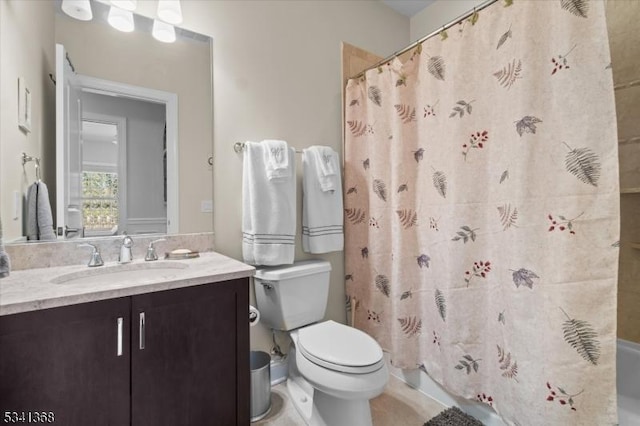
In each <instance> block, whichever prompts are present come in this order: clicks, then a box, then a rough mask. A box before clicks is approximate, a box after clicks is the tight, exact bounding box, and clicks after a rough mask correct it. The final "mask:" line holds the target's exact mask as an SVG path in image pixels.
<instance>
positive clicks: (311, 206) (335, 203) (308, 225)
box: [302, 147, 344, 254]
mask: <svg viewBox="0 0 640 426" xmlns="http://www.w3.org/2000/svg"><path fill="white" fill-rule="evenodd" d="M312 148H314V147H311V148H308V149H305V150H304V151H303V152H302V167H303V170H302V191H303V197H302V249H303V250H304V251H305V252H307V253H316V254H319V253H328V252H331V251H340V250H342V249H343V248H344V233H343V232H344V230H343V219H344V216H343V214H344V213H343V210H342V183H341V180H340V173H339V170H340V169H339V168H338V154H337V153H336V152H335V151H333V150H332V149H331V148H329V150H330V155H331V158H332V160H331V161H332V164H333V167H335V170H336V173H335V175H333V176H325V177H326V178H331V179H333V180H334V182H333V183H334V187H335V190H333V191H325V190H324V188H323V186H322V179H321V178H320V175H321V172H319V170H318V168H319V165H318V162H317V161H316V158H317V157H316V153H317V151H318V150H316V149H312Z"/></svg>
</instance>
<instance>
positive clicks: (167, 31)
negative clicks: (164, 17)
mask: <svg viewBox="0 0 640 426" xmlns="http://www.w3.org/2000/svg"><path fill="white" fill-rule="evenodd" d="M151 34H152V35H153V38H155V39H156V40H158V41H161V42H163V43H173V42H174V41H176V30H175V28H173V25H171V24H167V23H166V22H162V21H159V20H157V19H154V20H153V30H152V31H151Z"/></svg>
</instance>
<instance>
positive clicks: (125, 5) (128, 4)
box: [111, 0, 138, 11]
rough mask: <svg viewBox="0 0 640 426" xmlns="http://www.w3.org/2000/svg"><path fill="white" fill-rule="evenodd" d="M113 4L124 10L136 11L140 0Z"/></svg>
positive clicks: (112, 1) (116, 1)
mask: <svg viewBox="0 0 640 426" xmlns="http://www.w3.org/2000/svg"><path fill="white" fill-rule="evenodd" d="M111 4H112V5H114V6H116V7H119V8H120V9H124V10H131V11H134V10H136V7H137V6H138V0H111Z"/></svg>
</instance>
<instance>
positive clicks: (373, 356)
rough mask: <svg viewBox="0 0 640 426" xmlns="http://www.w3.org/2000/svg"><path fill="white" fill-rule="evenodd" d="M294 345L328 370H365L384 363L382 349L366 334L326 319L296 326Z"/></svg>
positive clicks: (353, 372) (344, 371)
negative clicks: (296, 334)
mask: <svg viewBox="0 0 640 426" xmlns="http://www.w3.org/2000/svg"><path fill="white" fill-rule="evenodd" d="M297 340H298V341H297V347H298V349H299V351H300V354H301V355H303V356H304V357H305V358H307V359H308V360H309V361H311V362H313V363H314V364H317V365H319V366H321V367H324V368H327V369H329V370H333V371H338V372H343V373H352V374H366V373H371V372H374V371H377V370H379V369H380V368H382V366H383V365H384V359H383V354H382V349H381V348H380V345H378V342H376V341H375V340H374V339H373V338H372V337H371V336H369V335H368V334H366V333H364V332H362V331H360V330H357V329H355V328H352V327H348V326H346V325H343V324H339V323H337V322H335V321H331V320H330V321H325V322H322V323H319V324H314V325H311V326H307V327H304V328H302V329H300V330H298V339H297Z"/></svg>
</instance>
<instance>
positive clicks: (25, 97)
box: [18, 78, 31, 133]
mask: <svg viewBox="0 0 640 426" xmlns="http://www.w3.org/2000/svg"><path fill="white" fill-rule="evenodd" d="M18 127H19V128H20V130H22V131H23V132H25V133H29V132H31V90H29V88H28V87H27V83H26V81H25V80H24V78H18Z"/></svg>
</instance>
